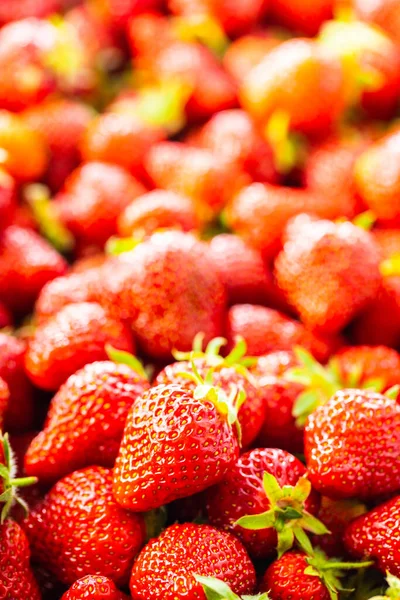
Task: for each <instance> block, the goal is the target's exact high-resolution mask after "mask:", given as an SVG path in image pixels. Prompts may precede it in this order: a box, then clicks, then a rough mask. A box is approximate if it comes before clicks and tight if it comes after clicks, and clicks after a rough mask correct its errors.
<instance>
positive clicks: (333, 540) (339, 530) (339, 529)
mask: <svg viewBox="0 0 400 600" xmlns="http://www.w3.org/2000/svg"><path fill="white" fill-rule="evenodd" d="M366 510H367V509H366V507H365V506H364V505H363V504H361V503H360V502H358V501H356V500H331V499H330V498H326V497H323V498H321V507H320V509H319V512H318V519H319V520H320V521H322V523H323V524H324V525H325V526H326V528H327V529H328V530H329V532H330V533H326V534H324V535H318V536H317V535H316V536H313V540H312V541H313V545H314V546H318V547H319V548H321V550H323V551H324V552H325V554H326V555H327V556H329V557H331V558H337V557H338V556H340V557H343V556H347V554H348V552H347V550H346V548H345V545H344V539H343V531H344V530H345V529H346V527H347V526H348V524H349V523H351V522H352V521H354V519H356V518H357V517H359V516H360V515H362V514H364V513H365V512H366Z"/></svg>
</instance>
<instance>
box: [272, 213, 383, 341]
mask: <svg viewBox="0 0 400 600" xmlns="http://www.w3.org/2000/svg"><path fill="white" fill-rule="evenodd" d="M378 267H379V250H378V247H377V245H376V244H375V242H374V239H373V237H372V236H371V234H370V233H369V232H367V231H364V230H362V229H361V228H359V227H356V226H355V225H353V224H352V223H350V222H345V223H339V224H335V223H332V222H331V221H327V220H326V221H322V220H320V221H319V220H317V219H314V218H311V217H308V216H307V215H299V216H298V217H297V218H295V219H294V220H293V221H292V222H291V223H289V225H288V228H287V238H286V243H285V245H284V248H283V250H282V252H281V253H280V254H279V256H278V258H277V259H276V261H275V276H276V279H277V283H278V285H279V287H280V288H281V289H282V291H283V292H284V293H285V295H286V297H287V299H288V301H289V303H290V304H291V305H292V306H293V307H294V308H295V309H296V311H297V312H298V314H299V315H300V318H301V320H302V321H303V323H304V324H305V325H306V326H308V327H309V328H310V329H313V330H316V331H319V332H321V333H325V334H334V333H336V332H338V331H340V330H341V329H343V327H345V326H346V325H347V324H348V323H349V321H350V320H351V319H352V318H353V317H355V316H356V315H357V313H359V312H360V311H361V310H362V309H363V308H364V307H365V306H366V305H367V304H368V302H370V301H372V300H373V299H374V296H375V294H376V293H377V291H378V289H379V285H380V280H381V275H380V272H379V268H378ZM332 290H334V293H333V292H332Z"/></svg>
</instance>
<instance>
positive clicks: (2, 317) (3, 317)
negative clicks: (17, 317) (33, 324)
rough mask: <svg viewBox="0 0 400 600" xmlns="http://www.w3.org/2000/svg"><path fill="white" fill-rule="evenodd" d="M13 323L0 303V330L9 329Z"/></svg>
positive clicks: (10, 316) (9, 314)
mask: <svg viewBox="0 0 400 600" xmlns="http://www.w3.org/2000/svg"><path fill="white" fill-rule="evenodd" d="M12 323H13V318H12V315H11V313H10V311H9V310H8V308H7V307H6V306H5V305H4V304H2V303H1V302H0V330H1V329H4V328H5V327H10V326H11V325H12Z"/></svg>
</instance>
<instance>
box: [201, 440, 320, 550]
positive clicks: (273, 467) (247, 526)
mask: <svg viewBox="0 0 400 600" xmlns="http://www.w3.org/2000/svg"><path fill="white" fill-rule="evenodd" d="M207 498H208V503H207V512H208V518H209V520H210V523H211V524H212V525H214V526H215V527H218V528H219V529H226V530H228V531H231V532H232V533H234V534H235V535H237V536H238V538H239V539H240V540H241V541H242V542H243V544H244V546H245V547H246V549H247V551H248V552H249V554H250V556H252V557H253V558H267V557H270V556H272V555H274V554H275V551H276V548H277V550H278V554H279V556H282V554H283V553H284V552H286V551H287V550H288V549H289V548H291V546H292V545H293V543H294V541H295V539H297V537H299V539H302V538H303V537H304V536H305V537H306V538H307V534H305V531H304V530H307V531H312V532H313V533H327V529H326V528H325V527H324V526H323V525H322V523H321V522H319V521H318V520H317V519H316V518H315V516H313V515H315V514H316V512H317V511H318V505H319V499H318V495H317V494H316V493H315V492H313V491H312V489H311V484H310V483H309V482H308V481H307V479H306V469H305V467H304V466H303V465H302V463H301V462H300V461H299V460H298V459H297V458H295V457H294V456H293V455H291V454H289V453H288V452H285V451H284V450H278V449H274V448H262V449H256V450H251V451H250V452H246V453H245V454H242V455H241V456H240V458H239V460H238V461H237V463H236V465H234V466H233V467H232V468H231V469H230V470H229V471H228V473H227V474H226V475H225V477H224V479H223V480H222V481H221V482H220V483H219V484H217V485H216V486H214V487H213V488H210V489H209V490H208V494H207ZM233 498H234V502H233V501H232V499H233ZM306 543H307V542H306ZM308 543H309V542H308Z"/></svg>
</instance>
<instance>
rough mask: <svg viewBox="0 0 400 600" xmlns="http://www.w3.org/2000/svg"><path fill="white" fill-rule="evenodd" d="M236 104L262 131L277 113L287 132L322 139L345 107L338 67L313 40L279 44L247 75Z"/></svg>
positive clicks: (340, 73)
mask: <svg viewBox="0 0 400 600" xmlns="http://www.w3.org/2000/svg"><path fill="white" fill-rule="evenodd" d="M327 80H329V85H326V81H327ZM240 100H241V103H242V105H243V107H244V109H245V110H247V111H248V112H249V113H250V115H251V116H252V117H254V118H255V119H256V121H258V122H260V123H262V124H264V125H265V124H267V123H268V121H269V119H270V118H271V117H272V116H273V115H274V114H275V115H276V114H277V112H278V111H279V113H280V114H284V115H285V117H287V119H288V121H289V127H290V129H292V130H295V131H300V132H302V133H305V134H313V135H315V134H317V135H318V136H321V134H322V133H323V132H327V131H329V130H330V129H331V128H332V126H333V125H334V123H335V122H336V121H337V119H338V118H339V117H340V116H341V114H342V112H343V110H344V107H345V97H344V80H343V72H342V68H341V64H340V61H339V60H338V59H336V58H332V57H330V56H329V55H328V54H327V52H325V51H324V49H323V48H321V47H320V46H319V45H318V44H317V42H316V41H315V40H311V39H306V38H304V39H292V40H288V41H285V42H282V43H281V44H280V45H279V46H278V47H277V48H274V49H272V50H271V51H270V52H269V53H268V54H267V55H266V56H265V58H264V59H263V60H262V61H261V62H260V63H259V64H258V65H256V66H255V67H254V68H253V69H252V70H251V71H250V72H249V74H248V76H247V77H246V78H245V80H244V81H243V84H242V86H241V90H240Z"/></svg>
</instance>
